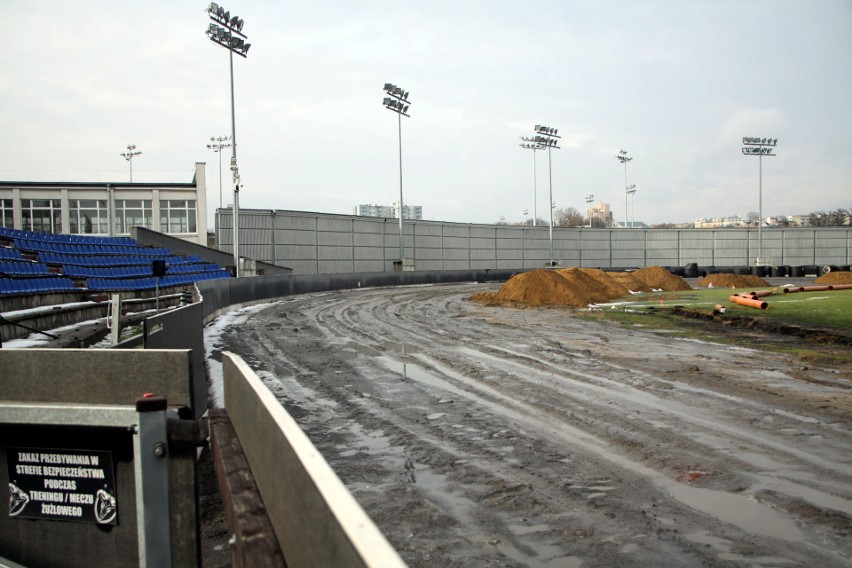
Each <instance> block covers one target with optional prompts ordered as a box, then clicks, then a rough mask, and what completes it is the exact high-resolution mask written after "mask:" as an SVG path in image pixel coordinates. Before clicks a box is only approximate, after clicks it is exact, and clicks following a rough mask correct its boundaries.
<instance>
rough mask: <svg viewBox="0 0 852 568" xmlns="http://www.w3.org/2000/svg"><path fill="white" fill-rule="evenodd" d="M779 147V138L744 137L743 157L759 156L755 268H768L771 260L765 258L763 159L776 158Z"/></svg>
mask: <svg viewBox="0 0 852 568" xmlns="http://www.w3.org/2000/svg"><path fill="white" fill-rule="evenodd" d="M777 145H778V139H777V138H761V137H759V136H743V148H742V152H743V156H757V157H758V162H759V181H758V194H757V195H758V197H757V200H758V213H757V214H758V216H759V219H758V220H757V258H756V259H755V261H754V264H755V266H766V265H768V264H770V263H769V259H767V258H764V257H763V157H764V156H776V155H777V154H773V153H772V152H773V150H774V149H775V146H777Z"/></svg>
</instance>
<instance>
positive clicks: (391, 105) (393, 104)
mask: <svg viewBox="0 0 852 568" xmlns="http://www.w3.org/2000/svg"><path fill="white" fill-rule="evenodd" d="M384 91H385V93H386V94H387V95H389V96H387V97H385V98H384V99H383V100H382V104H383V105H384V106H385V108H386V109H388V110H391V111H393V112H395V113H396V114H397V121H398V125H397V126H398V131H399V261H400V262H401V263H402V266H403V268H404V267H405V241H404V240H403V237H404V235H403V229H402V217H403V203H404V201H403V200H402V117H403V116H408V117H410V115H409V114H408V108H409V107H410V106H411V105H410V103H409V102H408V95H409V92H408V91H406V90H405V89H403V88H402V87H398V86H396V85H394V84H393V83H385V86H384Z"/></svg>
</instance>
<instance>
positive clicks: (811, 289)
mask: <svg viewBox="0 0 852 568" xmlns="http://www.w3.org/2000/svg"><path fill="white" fill-rule="evenodd" d="M825 290H833V287H832V286H802V292H823V291H825Z"/></svg>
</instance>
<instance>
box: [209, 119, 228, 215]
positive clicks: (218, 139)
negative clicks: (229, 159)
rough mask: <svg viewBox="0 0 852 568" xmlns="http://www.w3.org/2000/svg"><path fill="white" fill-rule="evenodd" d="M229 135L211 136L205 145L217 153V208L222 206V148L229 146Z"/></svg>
mask: <svg viewBox="0 0 852 568" xmlns="http://www.w3.org/2000/svg"><path fill="white" fill-rule="evenodd" d="M230 139H231V137H230V136H211V137H210V144H208V145H207V149H208V150H213V151H214V152H216V153H217V154H219V209H221V208H222V150H224V149H225V148H230V147H231V143H230V142H228V140H230Z"/></svg>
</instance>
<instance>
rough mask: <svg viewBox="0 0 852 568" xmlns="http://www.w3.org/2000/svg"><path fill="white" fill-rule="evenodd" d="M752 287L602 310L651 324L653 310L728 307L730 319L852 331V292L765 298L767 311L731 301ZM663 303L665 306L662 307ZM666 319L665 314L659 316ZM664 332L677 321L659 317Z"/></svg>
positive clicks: (652, 297) (656, 296)
mask: <svg viewBox="0 0 852 568" xmlns="http://www.w3.org/2000/svg"><path fill="white" fill-rule="evenodd" d="M750 291H753V289H752V288H741V289H737V290H732V289H729V288H724V289H722V288H717V289H708V290H703V289H702V290H690V291H684V292H662V293H658V292H652V293H648V294H642V295H641V296H638V295H637V296H631V297H630V298H626V299H624V300H622V301H620V302H613V303H612V304H607V305H605V306H602V307H601V311H602V312H605V313H606V314H607V316H608V317H612V318H613V319H616V320H619V321H623V322H625V323H634V324H639V322H642V321H643V320H644V325H648V324H651V322H650V321H648V317H647V316H648V315H652V314H653V313H654V311H655V310H652V309H651V308H659V307H661V305H662V307H664V308H665V307H673V306H683V307H684V308H690V309H693V310H696V311H703V310H706V311H707V312H708V313H710V312H712V311H713V309H714V307H715V306H716V305H717V304H718V305H721V306H724V307H725V312H726V313H725V315H726V316H729V317H736V316H743V317H749V318H765V319H767V320H774V321H777V322H779V323H789V324H795V325H804V326H814V327H821V328H832V329H837V330H841V331H847V332H852V290H833V291H825V292H797V293H794V294H784V293H783V292H780V290H779V292H780V293H777V294H774V295H772V296H766V297H763V298H761V299H762V300H764V301H765V302H767V303H768V304H769V308H768V309H766V310H758V309H755V308H749V307H745V306H740V305H737V304H734V303H733V302H731V301H729V299H728V298H729V297H730V296H731V294H733V293H735V292H750ZM661 302H662V304H661ZM658 315H660V316H662V315H663V314H658ZM653 325H659V326H660V327H661V328H664V329H671V328H674V327H676V318H675V319H672V318H671V317H656V318H654V324H653Z"/></svg>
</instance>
